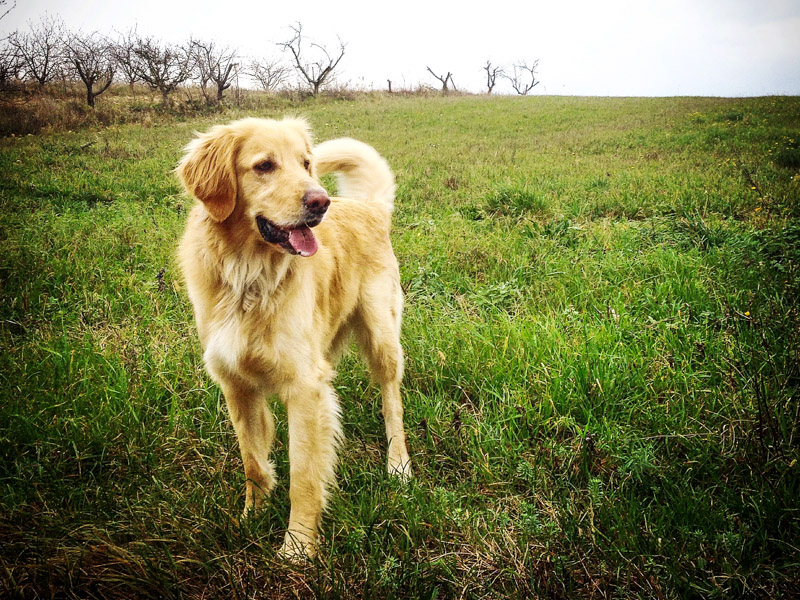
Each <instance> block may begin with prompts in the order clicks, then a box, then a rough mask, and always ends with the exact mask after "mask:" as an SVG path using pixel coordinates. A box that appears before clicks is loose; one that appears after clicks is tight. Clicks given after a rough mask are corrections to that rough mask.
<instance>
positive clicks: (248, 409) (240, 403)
mask: <svg viewBox="0 0 800 600" xmlns="http://www.w3.org/2000/svg"><path fill="white" fill-rule="evenodd" d="M220 386H221V388H222V393H223V395H224V396H225V402H226V403H227V405H228V414H229V415H230V418H231V421H232V422H233V428H234V430H235V431H236V437H237V439H238V440H239V450H240V451H241V453H242V460H243V461H244V474H245V477H247V483H246V484H245V486H246V493H245V505H244V514H245V515H246V514H247V512H248V511H249V510H251V509H252V508H258V507H259V506H260V505H261V503H262V502H263V500H264V498H265V497H266V496H267V495H268V494H269V493H270V491H272V488H274V487H275V466H274V464H273V463H272V461H271V460H270V459H269V454H270V451H271V449H272V442H273V440H274V439H275V420H274V419H273V417H272V412H271V411H270V409H269V406H267V402H266V394H265V393H264V392H263V391H262V390H259V389H258V388H255V387H253V386H251V385H249V384H247V383H244V382H242V381H235V382H232V381H221V382H220Z"/></svg>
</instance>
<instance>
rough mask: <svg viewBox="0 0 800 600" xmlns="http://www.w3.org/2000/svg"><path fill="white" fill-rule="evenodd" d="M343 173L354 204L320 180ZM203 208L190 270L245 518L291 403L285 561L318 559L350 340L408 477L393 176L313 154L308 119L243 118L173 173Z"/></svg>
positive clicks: (396, 461) (324, 150)
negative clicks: (273, 402)
mask: <svg viewBox="0 0 800 600" xmlns="http://www.w3.org/2000/svg"><path fill="white" fill-rule="evenodd" d="M328 172H338V176H339V192H340V194H341V195H343V196H348V197H346V198H345V197H342V198H331V199H330V206H329V208H328V209H327V212H326V213H325V214H324V218H323V220H322V221H321V222H320V223H319V224H317V221H318V219H319V218H322V216H321V213H322V212H324V209H325V206H327V200H328V197H327V194H326V193H325V192H324V190H322V188H321V187H320V184H319V181H318V179H317V177H318V176H321V175H323V174H325V173H328ZM177 174H178V176H179V178H180V180H181V182H182V183H183V185H184V187H185V188H186V190H187V191H188V192H189V194H191V195H192V196H194V197H195V198H197V199H198V200H199V202H198V203H197V204H196V205H195V207H194V208H193V209H192V211H191V214H190V215H189V219H188V223H187V226H186V232H185V234H184V236H183V240H182V241H181V244H180V249H179V260H180V264H181V267H182V269H183V273H184V276H185V279H186V285H187V288H188V293H189V298H190V299H191V301H192V305H193V307H194V314H195V319H196V321H197V328H198V332H199V336H200V341H201V343H202V346H203V349H204V359H205V364H206V368H207V369H208V372H209V373H210V374H211V376H212V377H213V378H214V380H215V381H217V382H218V383H219V385H220V387H221V388H222V391H223V393H224V395H225V400H226V403H227V405H228V411H229V413H230V418H231V421H232V422H233V426H234V428H235V430H236V435H237V437H238V440H239V448H240V450H241V453H242V458H243V461H244V469H245V475H246V477H247V484H246V496H245V512H247V511H248V510H249V509H251V508H253V507H258V506H259V504H261V502H262V501H263V500H264V498H265V497H266V495H267V494H269V492H270V491H271V490H272V488H273V487H274V486H275V469H274V466H273V464H272V462H271V461H270V459H269V454H270V449H271V446H272V442H273V438H274V432H275V425H274V421H273V417H272V413H271V412H270V409H269V407H268V405H267V403H266V402H265V398H266V397H268V396H272V395H275V396H277V397H278V398H280V400H281V401H282V402H283V403H284V404H285V405H286V409H287V414H288V423H289V462H290V485H289V496H290V500H291V512H290V517H289V527H288V531H287V532H286V538H285V541H284V544H283V548H282V552H283V553H284V555H287V556H290V557H291V556H297V555H309V554H312V553H313V552H314V549H315V542H316V539H317V530H318V526H319V523H320V518H321V514H322V511H323V508H324V506H325V499H326V495H327V492H328V490H329V489H330V487H331V485H332V484H333V483H334V470H335V462H336V444H337V440H338V439H339V438H340V436H341V430H340V426H339V405H338V401H337V398H336V394H335V393H334V391H333V388H332V387H331V385H330V381H331V378H332V377H333V375H334V372H333V367H334V366H335V364H336V362H337V358H338V356H339V354H340V353H341V351H342V350H343V349H344V348H345V346H346V344H347V343H348V341H349V339H350V338H351V334H352V336H353V337H354V338H355V340H356V342H357V343H358V346H359V347H360V349H361V350H362V352H363V354H364V356H365V357H366V359H367V361H368V363H369V366H370V370H371V373H372V376H373V378H374V379H375V381H376V382H377V383H379V384H380V386H381V392H382V395H383V415H384V419H385V425H386V435H387V438H388V443H389V448H388V469H389V471H390V472H391V473H394V474H397V475H399V476H401V477H408V476H410V474H411V470H410V464H409V457H408V451H407V450H406V443H405V433H404V430H403V408H402V403H401V398H400V380H401V377H402V371H403V356H402V350H401V347H400V342H399V334H400V318H401V310H402V295H401V289H400V278H399V273H398V268H397V261H396V259H395V256H394V253H393V252H392V248H391V243H390V239H389V228H390V220H391V211H392V208H393V201H394V189H395V186H394V177H393V175H392V173H391V171H390V169H389V167H388V165H387V164H386V161H384V160H383V158H381V157H380V155H379V154H378V153H377V152H376V151H375V150H374V149H373V148H371V147H370V146H367V145H366V144H363V143H361V142H357V141H355V140H350V139H339V140H332V141H329V142H325V143H323V144H321V145H319V146H317V147H316V148H314V147H313V146H312V144H311V141H310V132H309V128H308V125H307V124H306V123H305V121H302V120H297V119H285V120H282V121H271V120H263V119H243V120H240V121H235V122H233V123H230V124H228V125H222V126H216V127H213V128H212V129H211V130H210V131H208V132H207V133H204V134H200V135H198V137H197V138H196V139H194V140H193V141H192V142H191V143H190V144H189V145H188V146H187V148H186V154H185V156H184V157H183V159H182V161H181V162H180V164H179V166H178V168H177Z"/></svg>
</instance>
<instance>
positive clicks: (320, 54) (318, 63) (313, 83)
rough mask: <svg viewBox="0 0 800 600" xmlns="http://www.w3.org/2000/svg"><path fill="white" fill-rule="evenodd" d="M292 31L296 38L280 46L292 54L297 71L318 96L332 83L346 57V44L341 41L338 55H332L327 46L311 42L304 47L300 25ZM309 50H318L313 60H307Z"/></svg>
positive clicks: (281, 43) (293, 27)
mask: <svg viewBox="0 0 800 600" xmlns="http://www.w3.org/2000/svg"><path fill="white" fill-rule="evenodd" d="M292 31H294V36H293V37H292V38H291V39H290V40H288V41H286V42H280V43H279V44H278V45H279V46H281V47H282V48H283V50H284V51H287V50H288V51H289V52H290V53H291V54H292V59H293V62H294V67H295V69H296V70H297V72H298V73H299V74H300V75H301V77H302V79H303V80H304V81H305V83H306V84H307V85H308V87H309V89H310V90H311V93H312V94H313V95H315V96H316V95H317V94H319V91H320V89H321V88H322V87H323V86H324V85H325V84H327V83H330V82H331V80H332V78H333V73H334V71H335V69H336V67H337V66H339V62H340V61H341V60H342V57H343V56H344V50H345V44H344V43H343V42H342V40H339V48H338V54H336V55H331V53H330V52H328V49H327V48H326V47H325V46H322V45H320V44H317V43H315V42H309V44H308V46H307V47H305V46H304V45H303V26H302V25H301V24H300V23H297V25H296V26H294V25H293V26H292ZM309 49H316V52H315V53H313V52H312V53H313V54H314V56H313V57H312V58H311V59H307V58H306V56H307V54H308V53H309V52H308V51H309Z"/></svg>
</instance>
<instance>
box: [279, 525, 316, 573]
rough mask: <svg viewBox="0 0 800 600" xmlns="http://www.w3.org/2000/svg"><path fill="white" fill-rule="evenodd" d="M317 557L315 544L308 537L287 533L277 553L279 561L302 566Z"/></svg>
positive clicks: (291, 532)
mask: <svg viewBox="0 0 800 600" xmlns="http://www.w3.org/2000/svg"><path fill="white" fill-rule="evenodd" d="M316 555H317V544H316V543H315V541H314V540H313V539H312V538H310V537H309V536H308V535H306V534H303V533H298V532H295V531H287V532H286V537H285V538H284V541H283V546H281V549H280V550H279V551H278V556H279V557H280V559H281V560H283V561H286V562H289V563H292V564H294V565H302V564H305V563H307V562H308V561H309V560H311V559H312V558H314V557H315V556H316Z"/></svg>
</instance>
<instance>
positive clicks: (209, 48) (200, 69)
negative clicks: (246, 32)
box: [191, 40, 239, 104]
mask: <svg viewBox="0 0 800 600" xmlns="http://www.w3.org/2000/svg"><path fill="white" fill-rule="evenodd" d="M191 46H192V54H193V55H194V67H195V73H196V77H197V80H198V82H199V83H200V88H201V89H202V90H203V96H205V98H206V102H209V103H211V104H219V103H220V102H222V97H223V94H224V93H225V90H227V89H228V88H229V87H231V84H233V80H234V77H235V75H236V72H237V69H238V68H239V60H238V51H237V50H236V49H232V48H229V47H227V46H225V47H223V48H219V47H217V46H216V44H215V43H214V42H203V41H200V40H192V41H191ZM209 82H211V83H213V84H214V85H215V86H216V95H215V97H214V98H213V99H212V98H209V96H208V94H207V93H206V86H207V85H208V83H209Z"/></svg>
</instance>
